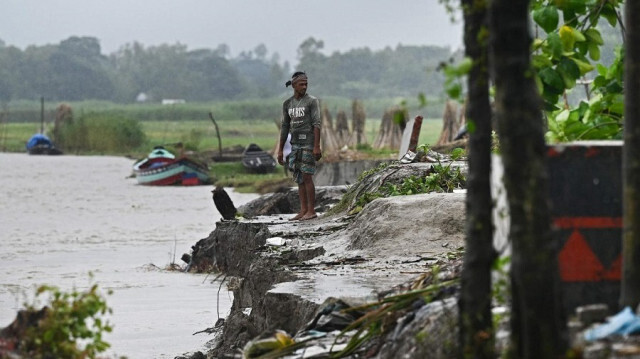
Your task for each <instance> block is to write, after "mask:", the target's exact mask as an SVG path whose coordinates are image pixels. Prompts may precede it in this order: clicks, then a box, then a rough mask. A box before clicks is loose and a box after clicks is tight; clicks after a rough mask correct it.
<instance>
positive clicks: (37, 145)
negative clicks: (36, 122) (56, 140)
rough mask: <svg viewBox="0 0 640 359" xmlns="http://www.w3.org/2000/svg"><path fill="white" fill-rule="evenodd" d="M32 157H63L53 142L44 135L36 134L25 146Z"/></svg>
mask: <svg viewBox="0 0 640 359" xmlns="http://www.w3.org/2000/svg"><path fill="white" fill-rule="evenodd" d="M25 147H26V148H27V152H28V153H29V154H30V155H61V154H62V151H60V150H59V149H58V148H56V146H55V145H54V144H53V141H51V139H50V138H49V137H47V136H46V135H44V134H42V133H36V134H35V135H33V136H31V138H30V139H29V141H27V144H26V146H25Z"/></svg>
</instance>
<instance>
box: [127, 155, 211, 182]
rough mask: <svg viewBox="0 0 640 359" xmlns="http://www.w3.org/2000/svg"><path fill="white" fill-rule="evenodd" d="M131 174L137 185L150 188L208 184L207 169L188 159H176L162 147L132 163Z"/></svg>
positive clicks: (182, 157) (199, 163) (203, 165)
mask: <svg viewBox="0 0 640 359" xmlns="http://www.w3.org/2000/svg"><path fill="white" fill-rule="evenodd" d="M133 172H134V174H135V175H136V179H137V180H138V183H139V184H142V185H150V186H170V185H182V186H194V185H201V184H208V183H210V180H211V179H210V177H209V169H208V168H207V166H206V165H205V164H203V163H201V162H199V161H196V160H194V159H191V158H189V157H185V156H180V157H177V158H176V156H175V155H174V154H173V153H171V152H169V151H168V150H166V149H165V148H164V147H162V146H156V147H154V148H153V151H151V153H149V155H148V156H147V157H146V158H144V159H142V160H140V161H138V162H136V163H134V165H133Z"/></svg>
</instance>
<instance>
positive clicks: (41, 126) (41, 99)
mask: <svg viewBox="0 0 640 359" xmlns="http://www.w3.org/2000/svg"><path fill="white" fill-rule="evenodd" d="M40 133H41V134H43V135H44V97H40Z"/></svg>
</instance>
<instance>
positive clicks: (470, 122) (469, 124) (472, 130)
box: [467, 120, 476, 133]
mask: <svg viewBox="0 0 640 359" xmlns="http://www.w3.org/2000/svg"><path fill="white" fill-rule="evenodd" d="M467 131H469V133H475V132H476V122H475V121H473V120H467Z"/></svg>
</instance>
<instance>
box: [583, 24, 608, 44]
mask: <svg viewBox="0 0 640 359" xmlns="http://www.w3.org/2000/svg"><path fill="white" fill-rule="evenodd" d="M584 36H586V37H587V39H589V41H591V42H594V43H596V44H597V45H602V44H604V41H602V35H600V31H598V30H597V29H595V28H593V27H592V28H589V29H587V31H585V32H584Z"/></svg>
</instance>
